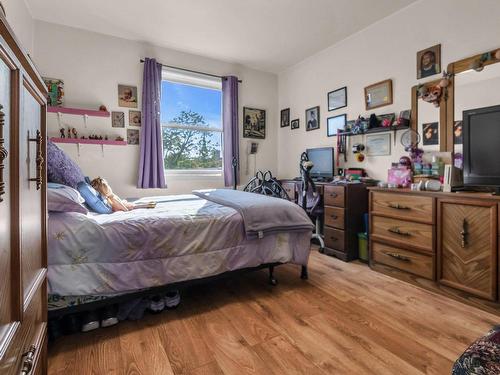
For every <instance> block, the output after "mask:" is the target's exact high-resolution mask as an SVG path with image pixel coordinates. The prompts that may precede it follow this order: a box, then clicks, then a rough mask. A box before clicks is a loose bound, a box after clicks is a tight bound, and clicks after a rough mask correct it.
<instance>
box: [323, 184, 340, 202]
mask: <svg viewBox="0 0 500 375" xmlns="http://www.w3.org/2000/svg"><path fill="white" fill-rule="evenodd" d="M324 200H325V205H326V206H337V207H344V206H345V193H344V187H343V186H332V185H325V194H324Z"/></svg>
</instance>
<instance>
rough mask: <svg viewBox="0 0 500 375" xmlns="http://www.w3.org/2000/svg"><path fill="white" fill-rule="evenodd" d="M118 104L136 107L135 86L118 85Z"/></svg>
mask: <svg viewBox="0 0 500 375" xmlns="http://www.w3.org/2000/svg"><path fill="white" fill-rule="evenodd" d="M118 106H120V107H126V108H137V87H136V86H127V85H118Z"/></svg>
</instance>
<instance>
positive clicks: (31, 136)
mask: <svg viewBox="0 0 500 375" xmlns="http://www.w3.org/2000/svg"><path fill="white" fill-rule="evenodd" d="M7 16H8V15H7ZM45 117H46V89H45V86H44V83H43V80H42V79H41V77H40V75H39V74H38V73H37V71H36V68H35V66H34V64H33V63H32V62H31V60H30V57H29V56H28V55H27V54H26V53H25V52H24V51H23V50H22V48H21V46H20V44H19V42H18V40H17V39H16V37H15V35H14V33H13V32H12V29H11V28H10V27H9V25H8V23H7V21H6V18H5V16H4V15H3V14H2V12H1V11H0V277H1V281H0V374H16V375H17V374H23V375H27V374H45V373H46V372H47V365H46V363H47V362H46V352H47V349H46V347H47V344H46V332H47V296H46V293H47V281H46V278H47V235H46V225H47V206H46V205H47V204H46V201H47V199H46V178H45V176H46V170H45V154H46V149H45V139H46V123H45Z"/></svg>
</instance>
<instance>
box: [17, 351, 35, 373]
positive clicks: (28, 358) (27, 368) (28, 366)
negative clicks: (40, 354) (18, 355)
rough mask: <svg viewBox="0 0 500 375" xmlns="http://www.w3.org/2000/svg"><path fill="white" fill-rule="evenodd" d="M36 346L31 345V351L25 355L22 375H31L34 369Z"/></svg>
mask: <svg viewBox="0 0 500 375" xmlns="http://www.w3.org/2000/svg"><path fill="white" fill-rule="evenodd" d="M35 353H36V346H35V345H31V346H30V348H29V350H28V351H27V352H26V353H24V354H23V358H24V360H23V367H22V368H21V372H20V374H21V375H29V374H30V373H31V370H32V369H33V361H34V360H35Z"/></svg>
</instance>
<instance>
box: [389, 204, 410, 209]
mask: <svg viewBox="0 0 500 375" xmlns="http://www.w3.org/2000/svg"><path fill="white" fill-rule="evenodd" d="M389 207H390V208H395V209H396V210H409V209H410V207H408V206H403V205H402V204H399V203H395V204H394V203H389Z"/></svg>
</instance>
